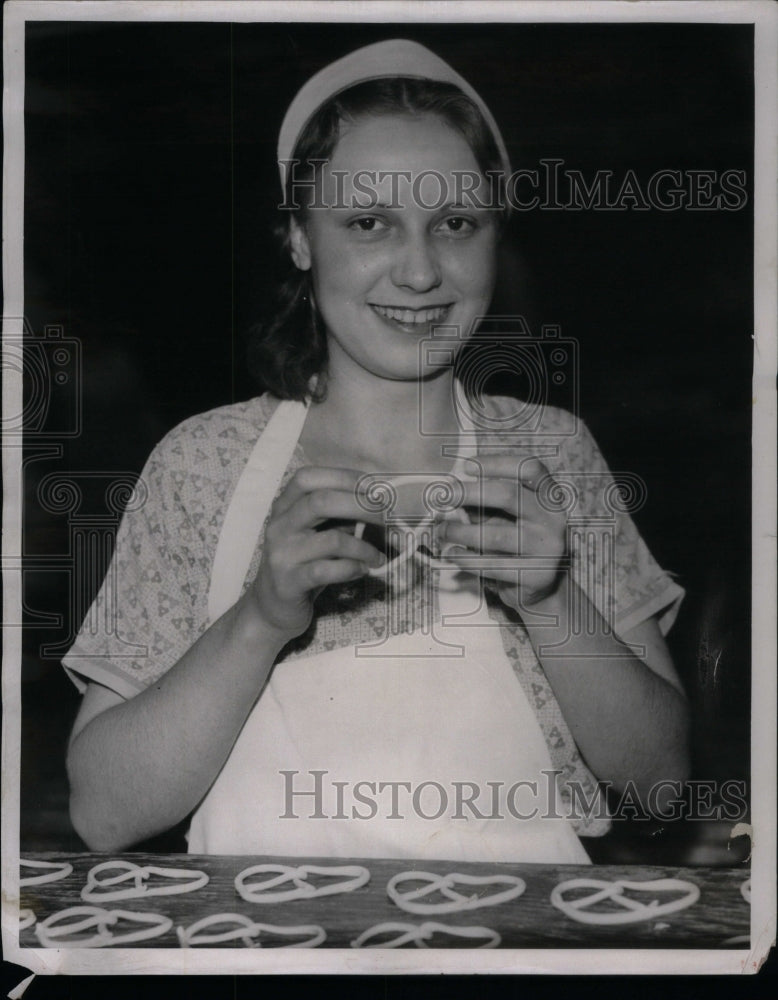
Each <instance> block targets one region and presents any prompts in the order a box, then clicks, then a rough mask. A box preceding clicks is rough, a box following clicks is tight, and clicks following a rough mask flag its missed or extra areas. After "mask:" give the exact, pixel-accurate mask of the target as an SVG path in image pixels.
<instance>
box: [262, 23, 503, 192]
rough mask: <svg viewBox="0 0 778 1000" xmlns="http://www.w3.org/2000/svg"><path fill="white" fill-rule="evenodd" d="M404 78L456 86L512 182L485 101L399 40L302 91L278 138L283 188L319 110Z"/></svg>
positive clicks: (344, 62)
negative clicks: (355, 91) (377, 83)
mask: <svg viewBox="0 0 778 1000" xmlns="http://www.w3.org/2000/svg"><path fill="white" fill-rule="evenodd" d="M394 76H403V77H415V78H417V79H425V80H435V81H437V82H440V83H453V84H454V86H456V87H459V89H460V90H461V91H462V93H464V94H465V95H466V96H467V97H469V98H470V100H471V101H473V103H474V104H475V105H476V106H477V108H478V110H479V111H480V112H481V114H482V115H483V117H484V120H485V122H486V124H487V125H488V126H489V128H490V129H491V132H492V135H493V136H494V141H495V142H496V144H497V149H498V151H499V154H500V159H501V160H502V166H503V169H504V170H505V174H506V176H507V175H508V174H510V170H511V168H510V160H509V159H508V152H507V150H506V148H505V143H504V142H503V138H502V135H501V134H500V130H499V128H498V127H497V123H496V122H495V120H494V118H493V117H492V113H491V112H490V111H489V108H487V106H486V104H485V103H484V101H483V100H482V99H481V97H479V95H478V94H477V93H476V92H475V90H473V88H472V87H471V86H470V84H469V83H468V82H467V80H465V79H464V78H463V77H461V76H460V75H459V73H457V72H456V70H454V69H452V68H451V66H449V64H448V63H447V62H444V61H443V60H442V59H441V58H440V57H439V56H436V55H435V53H434V52H430V50H429V49H426V48H425V47H424V46H423V45H419V44H418V42H410V41H408V40H407V39H404V38H394V39H392V40H391V41H387V42H377V43H376V44H375V45H366V46H365V47H364V48H361V49H357V50H356V51H355V52H351V53H349V55H347V56H344V57H343V58H342V59H338V60H337V62H334V63H330V65H329V66H325V67H324V69H322V70H320V71H319V72H318V73H316V74H315V76H312V77H311V79H310V80H309V81H308V82H307V83H306V84H305V85H304V86H303V87H302V89H301V90H300V91H299V92H298V94H297V96H296V97H295V99H294V100H293V101H292V103H291V104H290V105H289V110H288V111H287V112H286V115H285V117H284V120H283V122H282V124H281V132H280V134H279V136H278V167H279V172H280V175H281V187H282V189H284V190H285V188H286V163H287V162H288V161H289V160H291V159H292V154H293V153H294V148H295V146H296V145H297V140H298V139H299V138H300V133H301V132H302V130H303V129H304V128H305V126H306V125H307V124H308V122H309V121H310V120H311V118H312V117H313V115H314V114H315V113H316V112H317V111H318V110H319V108H320V107H321V106H322V105H323V104H325V103H326V102H327V101H329V100H331V98H333V97H335V95H336V94H340V93H341V92H342V91H344V90H346V89H348V88H349V87H353V86H354V85H355V84H357V83H365V82H366V81H367V80H380V79H385V78H387V77H394Z"/></svg>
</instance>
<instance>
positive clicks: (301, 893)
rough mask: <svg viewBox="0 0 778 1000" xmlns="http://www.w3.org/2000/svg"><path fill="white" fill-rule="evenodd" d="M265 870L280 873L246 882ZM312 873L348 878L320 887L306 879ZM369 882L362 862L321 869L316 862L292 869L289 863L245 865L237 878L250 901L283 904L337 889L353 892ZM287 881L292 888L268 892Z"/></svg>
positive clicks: (329, 892) (243, 894) (367, 872)
mask: <svg viewBox="0 0 778 1000" xmlns="http://www.w3.org/2000/svg"><path fill="white" fill-rule="evenodd" d="M265 872H277V874H276V876H275V877H274V878H269V879H265V881H264V882H254V883H253V884H252V885H246V879H248V878H250V877H251V876H252V875H261V874H264V873H265ZM309 875H344V876H346V880H345V881H341V882H333V883H330V884H329V885H322V886H319V887H318V888H317V887H316V886H314V885H311V883H310V882H308V881H307V878H308V876H309ZM369 881H370V872H369V871H368V870H367V868H363V867H362V866H361V865H345V866H342V867H340V868H319V867H317V866H316V865H301V866H300V867H299V868H290V867H289V866H287V865H252V866H251V868H245V869H244V870H243V871H242V872H241V873H240V874H239V875H237V876H236V878H235V888H236V890H237V892H238V895H240V896H241V897H242V898H243V899H245V900H246V901H247V902H248V903H280V902H284V901H287V900H290V899H312V898H313V897H314V896H330V895H332V894H333V893H338V892H353V891H354V890H355V889H359V888H361V887H362V886H363V885H365V884H366V883H367V882H369ZM285 882H292V883H293V884H294V888H293V889H282V890H281V891H280V892H268V891H267V890H269V889H274V888H275V887H276V886H278V885H283V884H284V883H285Z"/></svg>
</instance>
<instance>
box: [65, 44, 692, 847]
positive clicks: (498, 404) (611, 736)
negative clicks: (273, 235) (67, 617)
mask: <svg viewBox="0 0 778 1000" xmlns="http://www.w3.org/2000/svg"><path fill="white" fill-rule="evenodd" d="M278 160H279V165H280V168H281V177H282V184H283V188H284V199H285V208H284V209H283V211H284V220H283V233H284V247H285V250H286V252H287V254H288V263H287V268H288V271H287V274H286V277H285V279H284V280H283V282H282V283H281V285H280V287H279V296H278V302H277V303H276V308H275V314H274V317H273V319H272V321H270V322H269V323H266V324H263V325H262V326H260V327H259V328H258V329H257V331H256V337H255V344H254V351H253V357H254V363H255V367H257V368H258V370H259V375H260V378H261V382H262V384H263V387H264V389H265V390H266V391H265V393H264V395H263V396H261V397H259V398H256V399H251V400H249V401H247V402H245V403H240V404H233V405H231V406H227V407H222V408H220V409H218V410H214V411H211V412H209V413H205V414H202V415H200V416H197V417H193V418H191V419H190V420H188V421H185V422H184V423H183V424H182V425H180V426H179V427H178V428H176V429H175V430H174V431H173V432H171V434H169V435H168V436H167V438H166V439H165V440H164V441H163V442H162V443H161V444H160V445H159V446H158V448H157V449H156V450H155V452H154V453H153V455H152V456H151V458H150V459H149V462H148V464H147V466H146V471H145V480H146V483H147V484H148V487H149V498H148V501H147V502H146V503H145V504H138V505H137V509H133V510H131V511H129V512H128V514H127V515H126V517H125V519H124V521H123V524H122V528H121V530H120V532H119V536H118V539H117V549H116V554H115V557H114V571H112V574H111V575H110V580H114V579H115V580H116V581H117V588H118V593H116V594H113V592H112V591H111V589H110V584H106V586H105V587H104V589H103V591H102V592H101V594H100V595H99V596H98V598H97V605H96V608H95V611H104V610H106V609H107V607H108V606H109V602H113V601H115V603H116V607H117V608H118V619H117V622H116V627H115V629H113V630H112V631H111V634H97V635H95V634H92V635H87V634H86V633H84V634H83V635H81V636H79V639H78V641H77V643H76V645H75V646H74V647H73V649H72V650H71V652H70V653H69V655H68V657H67V658H66V660H65V664H66V667H67V668H68V670H69V671H70V673H71V675H72V676H73V677H74V679H75V680H76V682H77V683H78V684H79V685H80V687H81V688H82V690H84V691H85V694H84V700H83V703H82V707H81V709H80V712H79V714H78V718H77V720H76V724H75V726H74V730H73V734H72V738H71V742H70V750H69V761H68V763H69V771H70V776H71V783H72V800H71V804H72V816H73V821H74V824H75V826H76V828H77V830H78V831H79V832H80V833H81V835H82V836H83V837H84V839H85V840H86V842H87V843H88V844H89V845H90V846H92V847H94V848H96V849H102V850H117V849H121V848H124V847H126V846H129V845H131V844H134V843H137V842H138V841H140V840H142V839H143V838H146V837H149V836H151V835H152V834H155V833H158V832H160V831H162V830H165V829H167V828H170V827H171V826H172V825H173V824H175V823H178V822H180V821H181V820H182V819H184V818H185V817H188V816H191V827H190V832H189V849H190V850H191V851H193V852H196V853H224V854H258V853H263V854H274V853H275V854H279V855H297V856H326V855H331V856H333V857H383V858H387V857H398V858H440V859H447V860H477V859H483V860H503V861H521V860H525V861H538V862H540V861H546V862H561V863H565V862H568V863H572V862H586V861H587V860H588V855H587V853H586V851H585V850H584V848H583V846H582V842H581V840H580V839H579V837H584V836H596V835H599V834H602V833H604V832H605V831H607V829H608V826H609V820H608V814H607V808H606V805H605V801H604V798H603V797H602V796H601V794H600V792H599V791H598V786H597V782H598V781H600V782H603V783H604V784H606V785H607V784H611V785H612V786H613V787H614V788H616V789H619V790H623V789H625V788H633V789H634V790H635V793H636V794H638V795H641V796H645V797H646V798H649V796H650V793H651V792H652V790H653V789H654V788H655V787H656V786H657V783H661V782H663V783H664V785H665V790H668V787H669V790H670V791H672V790H673V789H677V787H678V784H679V783H680V782H682V781H683V780H684V779H685V777H686V774H687V768H688V761H687V748H686V735H687V710H686V702H685V698H684V695H683V692H682V691H681V688H680V684H679V681H678V678H677V675H676V672H675V668H674V666H673V663H672V660H671V658H670V654H669V652H668V650H667V647H666V645H665V642H664V639H663V633H664V632H666V630H667V629H668V628H669V627H670V625H671V624H672V621H673V618H674V616H675V612H676V609H677V606H678V603H679V602H680V599H681V597H682V591H681V589H680V588H679V587H678V586H677V585H676V584H675V583H674V582H673V581H672V580H670V579H669V577H668V576H667V575H665V574H664V573H663V571H662V570H661V569H660V568H659V567H658V566H657V564H656V563H655V562H654V560H653V559H652V557H651V555H650V554H649V552H648V550H647V549H646V547H645V545H644V544H643V542H642V540H641V538H640V536H639V535H638V532H637V530H636V528H635V525H634V524H633V522H632V520H631V519H630V517H629V514H628V512H627V511H628V509H629V498H625V497H624V496H623V495H622V494H621V493H618V495H616V494H617V492H618V491H616V490H615V486H614V483H613V481H612V479H611V477H610V475H609V473H608V470H607V468H606V466H605V463H604V461H603V459H602V457H601V456H600V454H599V451H598V450H597V448H596V445H595V444H594V442H593V440H592V439H591V437H590V435H589V434H588V432H587V431H586V429H585V428H584V427H583V425H582V424H581V423H580V422H579V421H578V419H577V417H576V415H575V414H568V413H565V412H564V411H561V410H557V409H554V408H553V407H549V406H544V405H543V406H539V407H538V406H534V407H532V406H527V405H525V404H523V403H522V402H520V401H516V400H510V399H505V398H496V397H490V396H484V395H483V394H482V393H480V394H479V392H480V382H479V379H480V375H479V373H478V371H477V368H478V366H477V365H476V366H475V367H476V370H475V371H474V370H473V366H472V365H471V366H470V369H469V371H470V381H469V382H468V380H467V379H465V377H464V375H465V373H464V372H463V370H461V366H459V367H458V359H459V357H460V353H461V350H462V348H463V346H464V345H465V344H467V343H468V342H469V341H471V340H476V341H477V340H478V338H479V324H480V322H481V321H482V320H483V319H484V318H485V317H486V316H487V313H488V310H489V305H490V300H491V297H492V292H493V288H494V282H495V273H496V261H497V255H498V253H499V248H500V235H501V227H502V221H503V218H504V209H503V206H504V198H503V197H502V194H503V191H504V179H505V177H506V176H507V174H508V172H509V170H510V164H509V162H508V158H507V154H506V152H505V146H504V143H503V141H502V137H501V135H500V132H499V129H498V127H497V125H496V124H495V122H494V119H493V118H492V116H491V114H490V113H489V110H488V108H486V106H485V104H484V103H483V101H482V100H481V99H480V97H479V96H478V94H477V93H476V92H475V91H474V90H473V89H472V87H470V85H469V84H468V83H467V82H466V81H464V80H463V79H462V78H461V77H460V76H459V75H458V74H457V73H456V72H455V71H454V70H453V69H452V68H451V67H450V66H448V65H447V64H446V63H444V62H443V61H442V60H440V59H439V58H438V57H437V56H435V55H434V54H433V53H431V52H429V50H427V49H425V48H423V47H422V46H420V45H418V44H416V43H413V42H407V41H404V40H394V41H389V42H382V43H379V44H377V45H371V46H368V47H367V48H364V49H360V50H357V51H356V52H354V53H352V54H351V55H349V56H346V57H345V58H344V59H342V60H339V61H338V62H337V63H334V64H332V65H331V66H328V67H326V68H325V69H324V70H322V71H321V73H319V74H317V75H316V76H315V77H314V78H312V80H311V81H309V83H308V84H306V86H305V87H304V88H303V89H302V90H301V91H300V93H299V94H298V96H297V97H296V98H295V100H294V101H293V102H292V105H291V106H290V109H289V111H288V112H287V115H286V118H285V120H284V123H283V125H282V128H281V138H280V140H279V151H278ZM298 168H299V169H298ZM298 195H301V197H299V198H298ZM486 343H487V347H488V344H489V342H488V340H487V341H486ZM495 350H496V351H497V352H498V353H499V350H501V348H499V347H496V348H495ZM560 351H561V352H562V353H564V350H563V347H562V345H561V343H560V345H559V347H558V348H557V353H559V352H560ZM487 353H488V352H487ZM493 361H494V359H493V358H491V357H488V358H487V363H488V365H492V364H493ZM559 363H561V362H559ZM471 383H472V384H471ZM474 389H475V390H479V391H473V390H474ZM570 484H572V486H571V485H570ZM571 512H574V514H575V516H574V517H572V516H570V517H569V516H568V515H571ZM398 549H399V550H401V551H402V555H403V558H402V559H398V560H396V562H388V563H387V557H390V556H392V555H394V554H395V553H396V552H397V550H398ZM385 565H386V566H387V570H386V571H384V572H376V570H377V569H378V568H379V567H381V566H385ZM392 566H396V567H398V569H401V570H402V572H401V573H400V572H399V571H398V572H394V571H390V570H391V567H392ZM104 618H105V616H102V615H98V614H95V615H94V618H93V620H104ZM118 636H121V641H120V640H119V639H118ZM127 642H129V643H137V644H138V645H139V646H140V645H145V646H147V647H148V650H149V655H148V656H145V657H139V658H137V659H133V658H131V657H128V656H127V655H126V650H127V646H126V643H127ZM449 788H453V789H455V794H454V795H453V797H450V796H449V795H448V793H447V789H449ZM346 789H348V790H349V792H348V796H346V795H345V794H344V793H345V790H346ZM402 792H405V793H406V794H405V795H404V796H403V795H402V794H401V793H402ZM501 803H502V805H504V806H505V808H502V805H501Z"/></svg>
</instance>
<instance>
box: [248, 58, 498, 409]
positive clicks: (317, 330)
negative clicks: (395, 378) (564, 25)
mask: <svg viewBox="0 0 778 1000" xmlns="http://www.w3.org/2000/svg"><path fill="white" fill-rule="evenodd" d="M427 114H432V115H437V116H438V117H439V118H441V119H442V120H443V121H444V122H446V124H448V125H449V126H450V127H451V128H454V129H456V130H457V131H459V132H460V133H461V134H462V136H464V138H465V140H466V142H467V144H468V145H469V146H470V149H471V150H472V152H473V155H474V156H475V159H476V162H477V164H478V167H479V169H480V170H481V173H482V174H483V175H484V176H489V175H492V176H494V177H495V178H496V179H497V184H496V188H497V199H496V202H497V207H499V208H502V207H503V206H504V205H505V196H504V191H505V178H504V176H503V175H504V169H503V164H502V160H501V158H500V153H499V150H498V147H497V143H496V142H495V138H494V135H493V133H492V131H491V129H490V128H489V126H488V125H487V123H486V122H485V121H484V118H483V115H482V114H481V112H480V110H479V109H478V107H477V106H476V104H475V103H474V102H473V101H472V100H470V98H469V97H467V96H466V95H465V94H463V93H462V91H461V90H460V89H459V88H458V87H456V86H454V85H453V84H450V83H441V82H437V81H433V80H426V79H418V78H412V77H389V78H385V79H378V80H370V81H367V82H365V83H359V84H356V85H355V86H353V87H350V88H349V89H348V90H345V91H343V92H342V93H340V94H337V95H336V96H335V97H333V98H332V99H331V100H329V101H327V103H326V104H324V105H322V107H321V108H319V110H318V111H317V112H316V114H315V115H313V117H312V118H311V119H310V121H309V122H308V123H307V124H306V125H305V127H304V128H303V130H302V132H301V133H300V138H299V139H298V142H297V145H296V146H295V150H294V155H293V160H294V161H295V162H296V164H298V165H299V166H298V167H296V169H295V170H289V171H288V172H287V191H286V192H285V195H286V199H285V200H286V204H287V205H294V204H295V199H294V197H293V195H294V193H295V192H296V190H298V189H299V188H301V187H304V182H305V181H306V180H310V179H311V175H312V173H313V171H314V170H315V169H316V168H315V166H314V165H313V164H314V162H315V161H319V162H320V161H322V160H329V159H331V158H332V155H333V153H334V152H335V147H336V146H337V143H338V140H339V138H340V134H341V126H342V124H343V123H344V122H345V123H349V122H354V121H357V120H358V119H360V118H366V117H369V116H372V115H409V116H417V115H427ZM306 172H307V175H306ZM301 181H302V182H303V183H302V184H301ZM292 183H294V184H295V192H293V191H292V190H291V185H292ZM295 211H296V213H299V215H301V216H303V217H304V215H305V207H304V206H303V207H301V208H300V209H296V210H295ZM274 235H275V237H276V241H277V243H278V246H279V250H280V255H281V260H280V273H279V280H278V281H277V282H276V284H275V287H274V295H273V301H272V302H271V303H269V306H270V308H269V310H268V318H267V319H266V320H263V321H260V322H259V323H256V324H255V325H254V326H253V327H252V328H251V330H250V331H249V344H248V363H249V373H250V374H251V375H252V377H253V378H254V379H255V380H256V381H257V382H258V383H259V385H260V386H261V388H262V389H264V390H269V391H270V392H272V393H273V394H274V395H275V396H277V397H279V398H280V399H297V400H304V399H306V398H307V397H308V396H313V397H314V398H317V399H320V398H322V397H323V395H324V392H325V388H326V379H325V376H326V368H327V338H326V333H325V330H324V325H323V322H322V320H321V317H320V316H319V314H318V312H317V310H316V307H315V305H314V303H313V296H312V294H311V277H310V275H311V272H310V271H301V270H300V269H299V268H297V267H296V266H295V264H294V263H293V261H292V257H291V248H290V242H289V210H288V209H287V210H285V211H284V212H283V218H282V219H281V220H280V221H279V222H278V224H277V225H276V226H275V228H274ZM314 376H318V378H317V379H316V380H315V382H316V384H315V387H313V382H312V379H313V377H314Z"/></svg>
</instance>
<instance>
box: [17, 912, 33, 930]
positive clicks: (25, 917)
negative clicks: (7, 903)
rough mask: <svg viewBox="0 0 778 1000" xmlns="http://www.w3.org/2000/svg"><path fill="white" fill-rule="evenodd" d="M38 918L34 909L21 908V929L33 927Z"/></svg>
mask: <svg viewBox="0 0 778 1000" xmlns="http://www.w3.org/2000/svg"><path fill="white" fill-rule="evenodd" d="M36 919H37V917H36V916H35V914H34V913H33V912H32V910H19V931H20V932H21V931H26V930H27V928H28V927H32V925H33V924H34V923H35V921H36Z"/></svg>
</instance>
